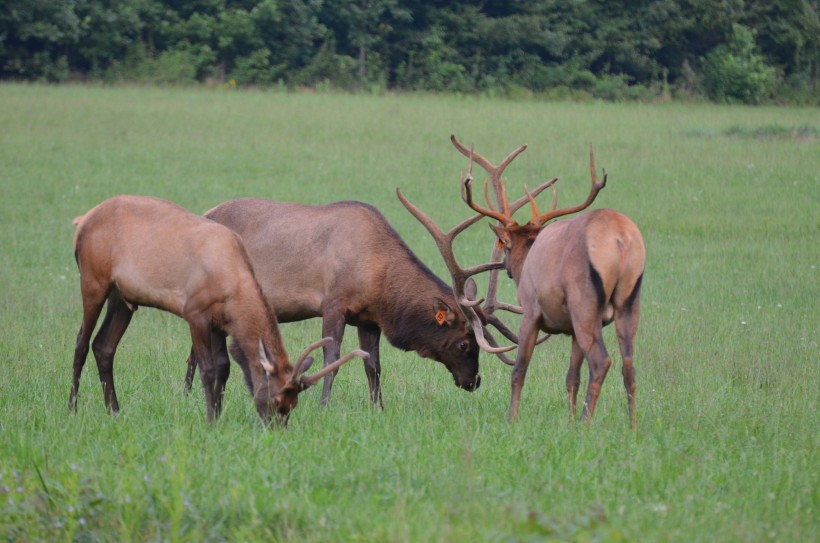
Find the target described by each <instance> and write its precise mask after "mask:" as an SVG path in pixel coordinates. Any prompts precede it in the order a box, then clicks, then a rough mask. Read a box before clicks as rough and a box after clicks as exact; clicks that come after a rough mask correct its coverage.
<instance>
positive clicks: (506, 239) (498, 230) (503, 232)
mask: <svg viewBox="0 0 820 543" xmlns="http://www.w3.org/2000/svg"><path fill="white" fill-rule="evenodd" d="M490 228H491V229H492V231H493V233H494V234H495V237H497V238H498V244H499V247H500V248H502V249H504V248H509V247H510V233H509V232H507V229H506V228H504V227H503V226H496V225H494V224H491V225H490Z"/></svg>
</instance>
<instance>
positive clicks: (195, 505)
mask: <svg viewBox="0 0 820 543" xmlns="http://www.w3.org/2000/svg"><path fill="white" fill-rule="evenodd" d="M0 125H2V126H3V130H2V131H0V231H1V232H2V234H0V285H2V289H1V290H0V338H2V341H0V538H2V539H4V540H8V541H40V540H49V541H59V540H62V541H300V542H311V541H316V542H319V541H321V542H326V541H379V542H383V541H396V542H405V541H413V542H415V541H424V542H428V541H430V542H437V541H440V542H460V541H464V542H474V541H490V542H504V543H507V542H528V541H687V542H698V541H710V542H711V541H817V533H818V532H820V512H819V511H818V503H819V501H820V500H819V499H818V488H820V477H818V474H820V465H819V464H818V458H817V450H818V444H820V443H818V441H819V440H818V437H819V436H820V433H819V432H818V416H817V414H818V375H820V372H818V369H820V368H819V367H818V360H820V357H819V356H818V337H820V336H819V335H818V332H820V316H819V315H820V314H819V313H818V310H817V303H818V300H820V278H819V277H818V266H820V251H818V247H820V245H819V244H818V241H820V237H819V236H818V227H819V226H820V214H819V213H818V209H820V208H818V204H819V203H820V110H818V109H816V108H815V109H810V108H806V109H798V108H774V107H771V108H770V107H757V108H749V107H739V106H715V105H700V104H686V105H683V104H675V103H665V104H605V103H598V102H591V103H551V102H543V101H538V100H521V101H506V100H499V99H482V98H471V97H460V96H432V95H431V96H421V95H399V96H365V95H335V94H328V93H307V92H306V93H284V92H261V91H235V90H234V91H227V90H222V89H216V90H215V89H154V88H133V87H123V88H101V87H84V86H64V87H46V86H36V85H16V84H4V85H0ZM451 133H455V134H456V135H457V136H458V137H459V138H460V139H461V141H463V142H466V143H468V144H470V143H474V144H475V146H476V149H477V150H478V151H479V152H481V153H482V154H483V155H484V156H486V157H488V158H489V159H490V160H493V161H495V162H498V161H500V160H501V159H502V158H503V157H504V156H506V155H507V153H508V152H509V151H511V150H513V149H514V148H516V147H517V146H519V145H520V144H522V143H526V144H528V145H529V148H528V150H527V151H526V152H524V153H523V154H522V155H520V156H519V157H518V158H517V159H516V160H515V162H514V163H513V164H512V165H511V166H510V167H509V168H508V169H507V171H506V174H505V176H506V179H507V182H508V186H509V191H510V193H511V194H512V195H513V196H515V197H517V196H518V195H520V194H522V190H523V185H524V184H525V183H526V184H528V185H529V186H530V187H532V186H534V185H536V184H538V183H540V182H542V181H544V180H546V179H549V178H551V177H553V176H559V177H560V179H561V180H560V181H559V183H558V190H559V205H570V204H572V203H575V202H578V201H581V200H583V198H584V197H585V196H586V194H587V191H588V189H589V168H588V154H587V153H588V146H589V144H590V143H592V144H594V146H595V153H596V159H597V164H598V167H599V169H600V168H601V167H603V168H606V170H607V172H608V173H609V182H608V184H607V187H606V188H605V189H604V191H602V192H601V194H599V196H598V199H597V201H596V203H595V204H594V207H611V208H615V209H618V210H619V211H621V212H623V213H625V214H627V215H628V216H629V217H631V218H632V219H633V220H634V221H635V222H636V224H637V225H638V226H639V227H640V228H641V230H642V232H643V235H644V238H645V240H646V245H647V255H648V258H647V260H648V261H647V269H646V274H645V279H644V283H643V284H644V287H643V292H642V314H641V323H640V327H639V330H638V337H637V341H636V351H635V366H636V371H637V383H638V391H637V405H638V431H637V432H635V433H632V432H631V431H630V430H629V424H628V417H627V413H626V400H625V393H624V389H623V384H622V380H621V376H620V360H619V358H618V356H617V352H618V350H617V343H616V341H615V337H614V333H613V332H614V331H613V330H612V329H607V334H606V342H607V346H608V348H609V350H610V353H611V354H612V355H613V366H612V370H611V371H610V374H609V376H608V379H607V380H606V383H605V385H604V388H603V391H602V393H601V397H600V401H599V404H598V408H597V411H596V413H595V418H594V420H593V421H592V423H591V424H590V425H589V426H588V427H584V426H579V425H576V426H572V425H569V424H568V422H567V401H566V390H565V384H564V377H565V373H566V369H567V364H568V361H569V351H570V342H569V339H568V338H565V337H561V338H553V339H551V340H550V341H548V342H547V343H546V344H545V345H542V346H540V347H538V348H537V349H536V352H535V356H534V358H533V362H532V364H531V366H530V370H529V373H528V376H527V381H526V384H525V387H524V391H523V396H522V403H521V412H520V419H519V420H518V421H517V422H516V423H515V424H508V423H507V420H506V416H507V408H508V404H509V394H510V386H509V376H510V370H509V368H508V367H507V366H504V365H503V364H501V363H500V362H499V361H498V360H496V359H495V358H493V357H491V356H489V355H486V354H483V355H482V357H481V374H482V386H481V388H480V389H479V390H477V391H476V392H474V393H468V392H465V391H463V390H460V389H457V388H456V387H454V386H453V384H452V379H451V377H450V374H449V373H448V372H447V370H446V369H445V368H444V366H442V365H441V364H438V363H435V362H433V361H430V360H426V359H421V358H419V357H418V356H417V355H415V354H414V353H405V352H401V351H399V350H397V349H395V348H393V347H391V346H389V345H387V344H386V343H385V344H383V347H382V385H383V395H384V411H379V410H378V409H376V408H373V407H372V406H371V405H370V403H369V400H368V394H367V381H366V379H365V375H364V372H363V371H362V369H361V363H360V362H353V363H351V364H350V365H349V366H347V367H345V368H342V370H341V371H340V372H339V375H338V377H337V379H336V381H335V383H334V389H333V391H334V392H333V397H332V400H331V403H330V405H329V406H328V407H327V408H321V407H320V406H319V395H320V390H319V389H320V387H316V388H315V389H313V390H310V391H308V392H306V393H305V394H303V395H302V398H301V401H300V403H299V406H298V407H297V408H296V410H295V411H294V412H293V414H292V416H291V420H290V425H289V427H288V428H287V429H285V430H269V429H266V428H264V427H263V426H262V425H261V424H260V422H259V419H258V417H257V415H256V412H255V409H254V407H253V403H252V401H251V398H250V395H249V394H248V393H247V391H246V390H245V388H244V384H243V383H242V379H241V378H239V376H240V372H239V371H238V368H237V367H236V366H235V365H234V366H233V376H232V377H231V379H230V381H229V384H228V390H227V392H226V398H225V406H224V413H223V416H222V418H221V419H220V420H219V421H218V422H216V423H215V424H213V425H209V424H208V422H207V420H206V417H205V405H204V401H203V394H202V391H201V390H200V389H198V388H195V391H194V393H192V394H191V395H190V396H186V395H184V394H183V390H182V384H183V377H184V373H185V364H184V362H185V359H186V357H187V354H188V349H189V347H190V338H189V336H188V329H187V325H186V324H185V323H184V322H183V321H182V320H181V319H179V318H177V317H174V316H172V315H169V314H166V313H162V312H159V311H156V310H153V309H147V308H143V309H141V310H139V311H138V312H137V314H136V315H135V317H134V319H133V321H132V324H131V327H130V328H129V330H128V332H127V333H126V335H125V337H124V339H123V341H122V343H121V344H120V349H119V351H118V354H117V361H116V364H115V376H116V379H117V388H118V393H119V400H120V406H121V411H120V413H119V414H118V415H117V416H111V415H109V414H108V413H107V412H106V410H105V407H104V405H103V400H102V391H101V387H100V385H99V380H98V379H97V369H96V365H95V363H94V362H93V357H91V356H90V357H89V361H88V363H87V364H86V367H85V372H84V374H83V380H82V384H81V387H80V398H79V405H78V412H77V413H76V414H69V412H68V409H67V402H68V395H69V390H70V383H71V372H72V370H71V363H72V357H73V350H74V341H75V337H76V334H77V330H78V329H79V326H80V317H81V305H80V295H79V282H78V277H79V275H78V272H77V269H76V265H75V263H74V258H73V254H72V249H71V240H72V235H73V228H72V225H71V221H72V219H73V218H74V217H75V216H77V215H80V214H82V213H84V212H85V211H87V210H88V209H90V208H91V207H92V206H94V205H96V204H97V203H99V202H100V201H102V200H104V199H105V198H107V197H109V196H112V195H114V194H119V193H127V194H148V195H154V196H158V197H162V198H166V199H169V200H172V201H174V202H177V203H179V204H180V205H182V206H184V207H186V208H187V209H190V210H192V211H194V212H196V213H202V212H203V211H205V210H207V209H209V208H211V207H213V206H214V205H216V204H218V203H220V202H223V201H225V200H229V199H232V198H236V197H240V196H258V197H264V198H269V199H273V200H289V201H298V202H304V203H325V202H330V201H335V200H346V199H354V200H362V201H365V202H368V203H371V204H373V205H375V206H377V207H378V208H379V209H381V210H382V211H383V213H384V214H385V215H386V216H387V217H388V219H389V220H390V221H391V223H392V224H393V225H394V227H395V228H396V230H397V231H398V232H399V233H400V234H401V235H402V236H403V238H404V239H405V240H406V241H407V243H408V245H409V246H410V247H411V248H412V249H413V250H414V251H415V252H416V254H417V255H418V256H419V257H420V258H421V260H423V261H424V262H426V263H427V264H428V265H429V266H430V267H431V268H432V269H433V270H434V271H435V272H436V273H437V274H439V276H441V277H446V270H445V268H444V265H443V263H442V262H441V258H440V256H439V254H438V252H437V250H436V248H435V246H434V244H433V242H432V240H431V239H430V237H429V235H428V234H427V232H426V231H425V230H424V229H423V227H422V226H421V225H420V224H418V223H417V222H416V221H415V219H414V218H413V217H412V216H410V214H409V213H407V211H406V210H405V209H404V208H403V207H402V205H401V203H400V202H399V201H398V199H397V198H396V196H395V189H396V187H401V188H402V190H403V192H404V193H405V194H406V195H407V196H408V198H410V199H411V200H412V201H413V202H415V203H416V204H417V205H419V207H421V208H422V209H424V210H426V211H427V212H428V213H429V214H430V215H431V216H432V217H433V218H434V219H436V220H437V221H438V222H439V224H441V225H442V226H444V227H450V226H452V225H454V224H455V223H456V222H458V221H459V220H461V219H462V218H464V217H466V216H468V215H469V213H468V210H467V208H466V206H465V205H464V204H463V203H462V202H461V201H460V198H459V192H458V180H459V176H460V172H461V171H462V170H463V169H464V167H465V160H464V159H463V157H462V156H461V155H460V154H458V153H457V152H456V151H455V149H453V148H452V146H451V145H450V142H449V135H450V134H451ZM477 177H478V176H477ZM479 178H480V177H479ZM544 198H545V200H544V202H546V198H547V197H546V196H545V197H544ZM544 205H546V203H545V204H544ZM527 212H528V210H527V209H524V210H522V211H521V213H522V216H524V214H526V213H527ZM483 222H484V224H479V225H478V226H475V227H473V229H472V230H470V231H469V232H468V233H467V235H465V236H464V239H461V240H459V243H458V244H457V251H458V254H459V258H460V260H461V261H462V262H463V263H466V264H473V263H478V262H481V261H484V260H485V259H486V258H487V256H488V255H489V251H490V248H491V246H492V244H493V238H492V234H491V232H490V231H489V228H487V226H486V222H487V221H483ZM157 243H162V240H157ZM283 257H286V255H283ZM316 265H317V266H321V265H322V261H321V256H320V255H317V256H316ZM501 297H502V298H503V299H505V300H507V301H510V302H514V300H515V292H514V288H513V286H512V284H511V282H510V281H508V280H507V279H506V277H505V278H504V280H503V285H502V291H501ZM511 322H513V320H512V319H511ZM282 332H283V336H284V338H285V341H286V344H287V347H288V349H289V352H291V353H298V352H300V351H301V349H302V347H304V346H305V345H307V343H309V342H311V341H313V340H314V339H317V338H318V337H319V334H320V327H319V321H318V320H312V321H307V322H304V323H294V324H286V325H283V326H282ZM347 336H348V337H347V339H346V341H345V347H344V349H349V348H353V347H355V337H356V334H355V330H352V329H348V333H347ZM582 376H583V377H584V381H582V390H584V389H585V386H586V384H585V380H586V379H585V378H586V371H584V372H582ZM195 384H196V385H197V386H198V383H195Z"/></svg>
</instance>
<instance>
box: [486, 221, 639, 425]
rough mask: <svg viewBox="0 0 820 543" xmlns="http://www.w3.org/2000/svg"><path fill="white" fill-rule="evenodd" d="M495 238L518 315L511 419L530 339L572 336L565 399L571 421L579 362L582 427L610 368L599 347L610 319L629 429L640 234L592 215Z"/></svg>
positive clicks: (501, 230) (500, 230) (506, 231)
mask: <svg viewBox="0 0 820 543" xmlns="http://www.w3.org/2000/svg"><path fill="white" fill-rule="evenodd" d="M496 233H497V235H498V236H499V239H501V240H502V241H503V243H504V245H505V250H506V252H507V260H506V263H507V269H508V271H509V273H510V275H511V276H512V278H513V280H514V281H515V283H516V285H517V286H518V302H519V304H521V306H522V309H523V311H524V317H523V320H522V323H521V328H520V330H519V336H518V337H519V338H520V344H519V350H518V358H517V360H516V364H515V367H514V369H513V374H512V394H513V395H512V400H511V403H510V419H514V418H515V417H516V416H517V413H518V403H519V399H520V394H521V388H522V387H523V384H524V377H525V375H526V372H527V367H528V365H529V362H530V358H531V357H532V351H533V347H534V342H535V337H536V334H537V333H538V331H539V330H543V331H545V332H549V333H559V334H569V335H571V336H572V357H571V359H572V360H571V363H570V369H569V372H568V373H567V393H568V396H569V402H570V416H571V418H573V419H574V417H575V412H576V396H577V393H578V386H579V381H580V367H581V363H582V362H583V358H584V357H586V359H587V361H588V362H589V373H590V382H589V386H588V388H587V397H586V401H585V403H584V412H583V418H584V420H587V421H588V420H589V419H590V418H591V417H592V414H593V412H594V410H595V404H596V401H597V399H598V394H599V392H600V388H601V385H602V384H603V381H604V378H605V377H606V373H607V371H608V370H609V366H610V365H611V363H612V362H611V360H610V358H609V355H608V354H607V351H606V347H604V343H603V330H602V327H603V326H605V325H607V324H609V323H610V322H612V321H613V320H614V321H615V328H616V329H617V334H618V341H619V343H620V346H621V355H622V358H623V375H624V386H625V387H626V389H627V400H628V406H629V413H630V421H631V423H632V425H633V427H634V426H635V423H636V422H635V407H634V396H635V380H634V369H633V366H632V348H633V347H632V345H633V340H634V337H635V332H636V330H637V326H638V318H639V314H640V294H639V290H640V282H641V279H642V277H643V271H644V265H645V261H646V253H645V248H644V243H643V238H642V237H641V234H640V231H639V230H638V228H637V227H636V226H635V224H634V223H633V222H632V221H630V220H629V219H628V218H627V217H626V216H625V215H622V214H621V213H618V212H617V211H613V210H611V209H598V210H594V211H587V212H585V213H581V214H580V215H578V216H576V217H574V218H572V219H567V220H561V221H556V222H553V223H551V224H549V225H547V226H546V227H544V228H543V229H542V228H541V227H539V226H537V225H533V224H527V225H523V226H518V225H513V226H509V227H496ZM596 275H597V277H596ZM596 283H598V284H599V286H596ZM599 290H600V292H599Z"/></svg>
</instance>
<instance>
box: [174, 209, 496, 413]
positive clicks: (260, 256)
mask: <svg viewBox="0 0 820 543" xmlns="http://www.w3.org/2000/svg"><path fill="white" fill-rule="evenodd" d="M205 217H207V218H208V219H210V220H213V221H215V222H217V223H220V224H222V225H224V226H227V227H228V228H230V229H231V230H233V231H234V232H236V233H237V234H238V235H239V237H240V238H242V241H243V243H244V245H245V248H246V249H247V251H248V255H249V257H250V260H251V263H252V265H253V269H254V272H255V274H256V277H257V279H258V280H259V284H260V286H261V288H262V292H263V294H264V296H265V298H266V300H267V302H268V304H269V305H270V307H271V308H272V309H273V311H274V312H275V313H276V316H277V318H278V319H279V322H294V321H300V320H305V319H309V318H314V317H321V318H322V335H323V336H328V337H330V338H332V341H331V342H329V343H328V344H327V345H325V347H324V361H325V366H326V367H327V365H328V364H329V363H330V362H331V361H333V360H335V359H336V358H338V355H339V351H340V348H341V343H342V337H343V335H344V330H345V326H346V325H351V326H355V327H357V329H358V337H359V345H360V347H361V349H362V350H363V351H365V352H367V353H369V354H370V356H369V358H366V359H365V373H366V375H367V381H368V385H369V389H370V399H371V401H372V402H373V403H374V404H377V405H379V406H380V407H381V406H383V402H382V392H381V383H380V375H381V366H380V362H379V341H380V337H381V334H382V333H384V335H385V336H386V337H387V339H388V341H389V342H390V343H391V344H392V345H393V346H395V347H397V348H399V349H401V350H404V351H415V352H417V353H418V354H419V355H420V356H422V357H424V358H430V359H433V360H436V361H438V362H441V363H442V364H444V366H445V367H446V368H447V369H448V370H449V371H450V373H451V374H452V377H453V380H454V381H455V384H456V386H458V387H460V388H463V389H465V390H468V391H473V390H475V389H477V388H478V387H479V385H480V384H481V376H480V375H479V368H478V355H479V352H480V348H479V344H478V341H481V339H479V340H477V338H476V329H477V330H478V334H479V337H480V336H481V325H480V323H477V322H476V321H468V320H467V319H465V318H464V316H463V314H462V312H461V311H460V310H459V304H458V300H456V298H455V297H454V295H453V290H452V288H451V286H450V285H447V284H446V283H445V282H444V281H442V280H441V279H439V278H438V277H437V276H436V275H434V274H433V273H432V272H431V271H430V270H429V269H428V267H427V266H425V265H424V264H423V263H422V262H421V261H420V260H419V259H418V258H417V257H416V255H415V254H413V252H412V251H411V250H410V249H409V248H408V247H407V245H406V244H405V243H404V241H403V240H402V239H401V237H400V236H399V235H398V233H396V231H395V230H394V229H393V228H392V226H390V224H389V223H388V222H387V219H386V218H385V217H384V216H383V215H382V214H381V213H380V212H379V211H378V210H377V209H376V208H374V207H372V206H370V205H368V204H365V203H362V202H353V201H342V202H334V203H331V204H327V205H316V206H309V205H301V204H296V203H287V202H272V201H268V200H263V199H258V198H241V199H238V200H232V201H229V202H225V203H223V204H220V205H218V206H217V207H215V208H213V209H211V210H210V211H207V212H206V213H205ZM480 218H482V217H481V216H480V215H478V216H476V218H475V220H477V219H480ZM460 294H461V296H463V297H465V298H467V299H472V298H474V297H475V283H472V284H471V285H469V286H468V288H467V289H466V290H463V291H461V293H460ZM476 326H477V327H478V328H476ZM485 347H486V348H488V349H492V347H491V346H489V345H486V346H485ZM195 371H196V363H195V361H194V360H193V358H191V359H189V366H188V372H187V375H186V379H185V381H186V388H190V386H191V383H192V381H193V376H194V373H195ZM333 376H334V373H328V374H327V377H325V381H324V387H323V390H322V397H321V403H322V404H323V405H324V404H326V403H327V402H328V400H329V398H330V394H331V387H332V384H333Z"/></svg>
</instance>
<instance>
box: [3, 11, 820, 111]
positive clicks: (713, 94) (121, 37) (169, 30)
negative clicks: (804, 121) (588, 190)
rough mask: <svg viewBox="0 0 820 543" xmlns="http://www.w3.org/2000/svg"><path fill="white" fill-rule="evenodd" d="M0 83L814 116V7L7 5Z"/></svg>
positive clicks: (817, 29) (817, 20)
mask: <svg viewBox="0 0 820 543" xmlns="http://www.w3.org/2000/svg"><path fill="white" fill-rule="evenodd" d="M0 79H2V80H27V81H47V82H74V81H78V82H102V83H106V84H117V83H147V84H172V85H180V84H181V85H187V84H207V85H213V86H217V85H222V86H225V87H228V88H233V87H271V86H274V87H283V88H288V89H290V88H312V89H316V90H333V89H341V90H351V91H359V92H369V93H383V92H401V91H433V92H450V93H470V94H485V95H490V96H511V97H520V96H537V97H545V98H548V99H575V100H584V99H605V100H659V99H661V100H663V99H688V100H703V99H708V100H713V101H717V102H741V103H750V104H755V103H783V104H803V105H817V104H820V2H818V1H817V0H745V1H744V0H528V1H523V0H486V1H479V2H476V1H459V0H455V1H451V0H448V1H443V0H437V1H426V2H412V1H408V0H356V1H350V0H174V1H160V0H68V1H67V0H6V1H5V2H3V3H2V6H0Z"/></svg>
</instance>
